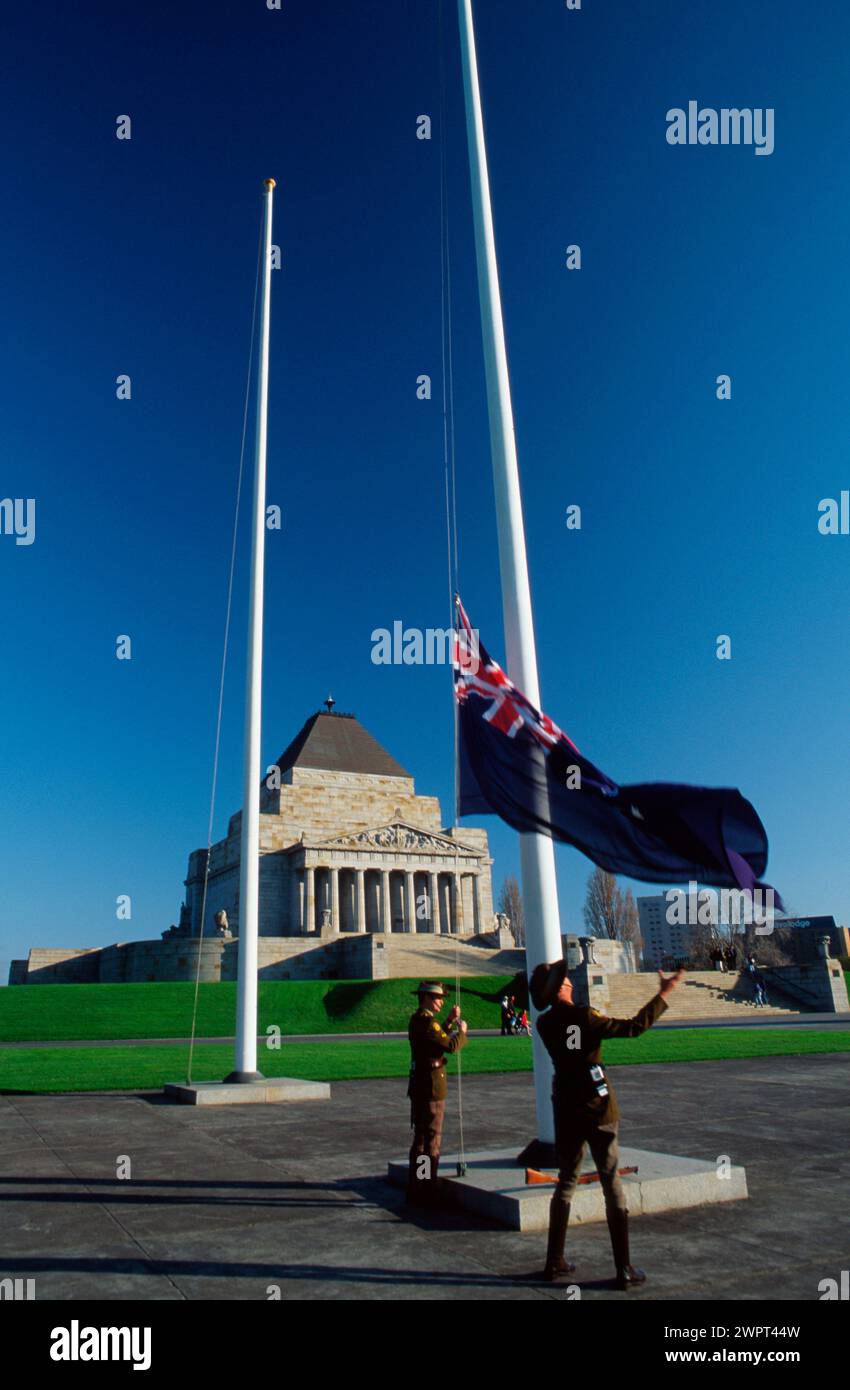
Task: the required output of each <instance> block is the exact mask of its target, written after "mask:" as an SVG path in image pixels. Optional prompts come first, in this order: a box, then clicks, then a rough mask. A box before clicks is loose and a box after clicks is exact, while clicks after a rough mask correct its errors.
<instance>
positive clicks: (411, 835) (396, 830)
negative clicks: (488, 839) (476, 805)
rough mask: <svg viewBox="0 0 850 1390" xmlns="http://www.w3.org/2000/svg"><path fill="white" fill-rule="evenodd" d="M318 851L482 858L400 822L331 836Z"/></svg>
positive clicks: (444, 838)
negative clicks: (378, 852)
mask: <svg viewBox="0 0 850 1390" xmlns="http://www.w3.org/2000/svg"><path fill="white" fill-rule="evenodd" d="M313 847H314V848H315V847H316V846H313ZM321 848H322V849H358V850H364V849H375V850H397V851H401V852H409V853H414V854H451V855H455V854H456V855H458V856H459V857H460V858H461V859H480V858H482V851H481V850H477V849H473V848H472V846H470V845H464V844H462V843H461V842H460V841H458V840H453V839H451V838H450V837H449V836H448V835H435V833H434V832H433V830H420V829H418V828H417V827H416V826H415V825H407V824H405V822H404V821H395V822H393V824H391V825H382V826H380V827H378V828H377V829H375V830H360V831H356V832H354V833H352V834H350V835H335V836H334V837H333V839H330V840H324V841H322V844H321Z"/></svg>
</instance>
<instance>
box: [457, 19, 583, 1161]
mask: <svg viewBox="0 0 850 1390" xmlns="http://www.w3.org/2000/svg"><path fill="white" fill-rule="evenodd" d="M458 14H459V19H460V47H461V59H462V63H463V85H464V94H465V98H466V129H467V137H468V143H469V164H470V173H471V177H472V210H473V214H474V219H475V252H476V259H477V262H478V288H479V296H480V300H481V327H482V332H483V335H484V361H485V367H486V373H487V400H488V403H489V409H490V439H491V448H492V456H493V482H494V486H495V491H496V518H497V522H498V531H499V566H500V570H501V578H502V610H503V614H504V624H505V651H506V656H507V670H508V675H509V676H510V678H511V680H512V681H513V682H514V684H515V685H518V686H519V688H520V690H522V691H523V693H524V694H525V695H527V696H528V699H529V700H530V701H531V702H532V704H533V705H536V706H537V708H538V709H540V707H541V704H540V685H539V682H538V678H537V651H536V648H535V643H534V621H533V618H532V613H531V592H530V589H529V585H528V561H527V558H526V551H525V527H524V525H523V519H522V497H521V494H520V487H519V469H518V466H517V452H516V438H515V435H514V417H513V406H512V404H511V383H510V377H509V375H508V355H507V350H506V348H505V328H504V323H503V320H502V296H501V293H500V290H499V268H498V265H497V262H496V240H495V235H494V231H493V211H492V207H491V202H490V176H489V173H488V170H487V148H486V145H485V143H484V120H483V116H482V112H481V92H480V88H479V82H478V59H477V57H476V51H475V28H474V25H473V19H472V0H458ZM520 866H521V872H522V892H523V906H524V909H525V931H526V946H525V951H526V962H527V967H528V973H529V976H530V975H531V972H532V970H533V969H534V967H535V966H536V965H538V964H539V963H540V962H541V961H551V960H560V959H561V957H562V956H563V943H562V941H561V919H560V914H559V911H558V883H557V878H556V874H555V849H554V846H553V844H552V841H551V840H550V839H549V837H548V836H546V835H536V834H523V835H520ZM551 1081H552V1064H551V1061H550V1059H549V1055H548V1053H547V1052H546V1049H545V1047H544V1046H543V1044H542V1042H541V1040H540V1038H539V1037H538V1035H537V1031H536V1030H535V1031H534V1088H535V1096H536V1101H537V1137H538V1139H540V1140H542V1141H543V1142H544V1143H552V1142H553V1141H554V1137H555V1135H554V1123H553V1118H552V1102H551Z"/></svg>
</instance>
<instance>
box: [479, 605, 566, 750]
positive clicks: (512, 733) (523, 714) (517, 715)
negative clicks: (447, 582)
mask: <svg viewBox="0 0 850 1390" xmlns="http://www.w3.org/2000/svg"><path fill="white" fill-rule="evenodd" d="M456 603H457V612H458V624H457V628H456V629H455V653H454V667H455V696H456V698H457V702H458V704H459V705H463V704H465V702H466V701H467V700H468V699H469V697H470V696H471V695H477V696H479V697H480V698H481V699H483V700H486V701H487V702H488V705H489V708H488V709H487V710H486V711H485V713H484V718H485V719H486V720H487V721H488V723H490V724H492V726H493V728H494V729H499V730H500V731H501V733H503V734H507V736H508V738H515V737H516V735H517V734H518V733H519V731H520V729H521V728H523V727H525V728H526V729H527V730H528V732H529V733H530V734H531V736H532V738H534V739H536V740H537V742H538V743H539V744H540V745H541V746H542V747H543V748H544V749H545V750H546V751H548V750H549V749H550V748H554V747H555V745H556V744H557V743H566V744H567V745H568V747H570V748H572V749H573V751H574V752H576V753H577V752H578V749H577V748H576V747H575V744H574V743H573V742H572V741H571V740H570V739H569V738H567V735H566V734H565V733H564V731H563V730H562V729H559V728H558V725H557V724H556V723H555V721H554V720H553V719H550V718H549V716H548V714H542V713H541V711H540V710H538V709H535V708H534V705H532V703H531V701H530V700H527V699H526V697H525V696H524V695H523V693H522V691H521V690H517V688H516V686H515V685H514V684H513V682H512V681H510V680H509V679H508V677H507V676H506V675H505V673H504V671H503V670H502V668H501V666H500V665H499V664H498V662H496V661H494V660H493V658H492V657H491V656H489V655H488V653H487V652H486V651H485V650H484V648H483V647H482V645H481V642H480V641H479V638H478V633H477V632H476V631H475V630H474V629H473V628H472V627H471V626H470V622H469V619H468V617H467V616H466V613H465V611H464V607H463V604H462V603H461V601H460V599H456Z"/></svg>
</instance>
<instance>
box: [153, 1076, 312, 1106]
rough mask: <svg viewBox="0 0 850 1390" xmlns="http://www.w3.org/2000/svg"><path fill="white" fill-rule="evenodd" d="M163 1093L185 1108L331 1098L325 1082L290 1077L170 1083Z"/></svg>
mask: <svg viewBox="0 0 850 1390" xmlns="http://www.w3.org/2000/svg"><path fill="white" fill-rule="evenodd" d="M164 1090H165V1095H166V1096H167V1098H168V1099H169V1100H176V1101H179V1102H180V1104H182V1105H279V1104H280V1103H281V1102H282V1101H299V1100H330V1098H331V1088H330V1086H329V1085H328V1083H327V1082H326V1081H297V1080H295V1079H294V1078H293V1077H291V1076H265V1077H262V1078H261V1079H260V1080H259V1081H245V1082H237V1083H232V1082H228V1081H200V1082H193V1083H192V1084H191V1085H188V1084H187V1083H186V1082H185V1081H182V1082H177V1081H171V1082H168V1084H167V1085H166V1086H165V1088H164Z"/></svg>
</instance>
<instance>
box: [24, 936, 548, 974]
mask: <svg viewBox="0 0 850 1390" xmlns="http://www.w3.org/2000/svg"><path fill="white" fill-rule="evenodd" d="M199 949H200V953H201V969H200V979H201V982H202V983H204V984H214V983H217V982H218V981H219V980H230V981H233V980H235V979H236V978H237V970H238V950H239V943H238V941H237V940H235V939H234V940H233V941H221V940H217V939H215V938H213V937H205V938H204V939H203V941H202V942H201V941H199V940H198V939H197V938H194V939H193V940H187V939H181V938H179V937H176V938H172V939H170V940H168V941H125V942H119V943H117V944H116V945H114V946H106V947H104V948H103V949H102V950H97V949H95V950H91V951H61V950H57V951H50V952H47V951H32V952H30V962H22V964H25V965H29V966H30V969H28V970H27V971H26V973H25V974H24V972H21V971H18V972H17V976H18V978H16V979H13V978H12V975H11V973H10V977H9V983H10V984H80V983H88V984H96V983H101V984H145V983H156V982H161V981H167V980H188V981H194V979H195V977H196V972H197V969H198V951H199ZM45 956H49V957H50V961H49V962H48V961H45V960H44V959H43V958H44V957H45ZM82 958H85V959H82ZM524 967H525V952H524V951H517V950H502V949H495V948H494V947H492V946H491V945H490V943H489V941H487V940H486V939H485V938H475V937H455V936H445V937H442V936H428V935H424V934H423V935H420V934H418V933H412V934H407V933H404V934H393V935H391V936H389V937H387V936H384V935H383V934H382V933H379V932H375V933H367V934H365V935H361V934H354V933H352V934H344V935H328V936H324V937H323V936H319V935H316V934H313V935H312V936H301V937H290V936H261V937H260V938H259V941H258V972H259V978H260V979H261V980H383V979H390V978H393V979H397V978H400V977H404V978H407V977H415V976H417V975H421V976H423V977H424V976H428V975H434V976H436V977H437V978H440V977H445V978H446V979H447V980H451V979H453V978H454V976H455V974H456V973H457V974H460V975H491V974H501V975H513V974H515V973H516V972H517V971H518V970H521V969H524Z"/></svg>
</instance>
